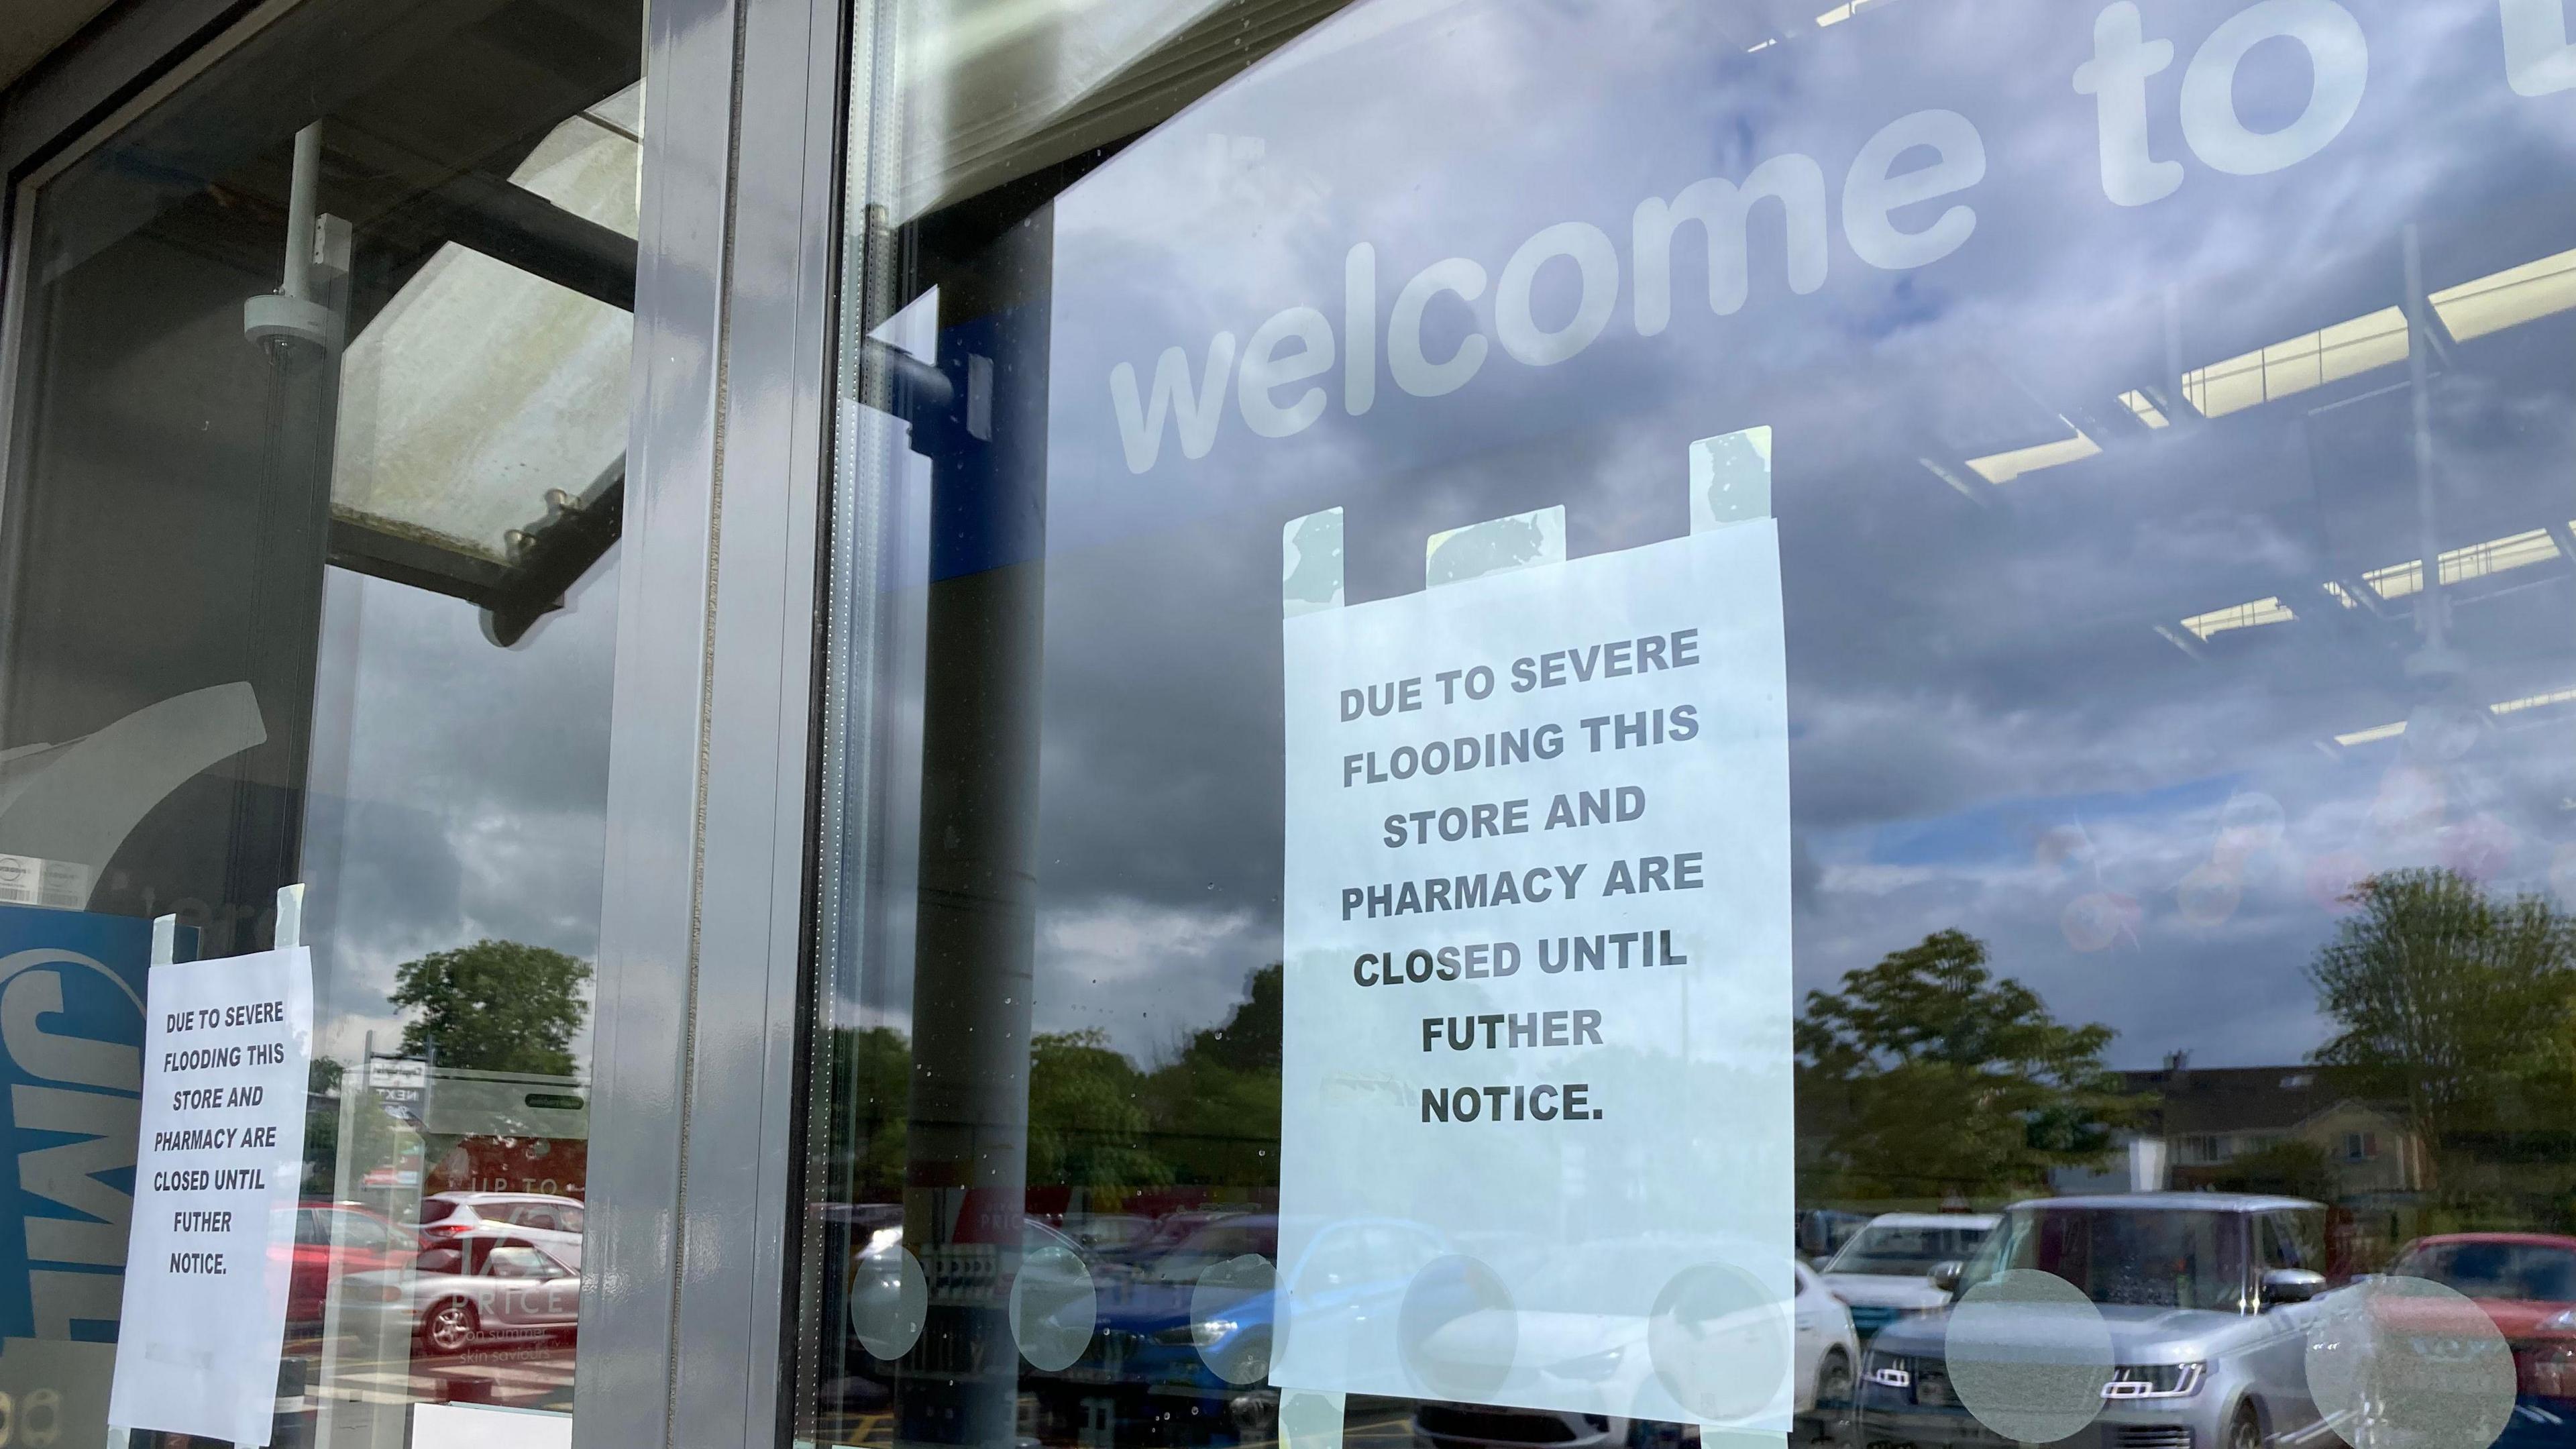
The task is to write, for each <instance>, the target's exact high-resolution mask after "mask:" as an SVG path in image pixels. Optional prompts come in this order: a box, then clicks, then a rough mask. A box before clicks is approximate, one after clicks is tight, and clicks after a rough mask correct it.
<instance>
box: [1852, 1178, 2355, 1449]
mask: <svg viewBox="0 0 2576 1449" xmlns="http://www.w3.org/2000/svg"><path fill="white" fill-rule="evenodd" d="M2324 1266H2325V1209H2324V1208H2322V1207H2320V1206H2318V1205H2317V1204H2315V1203H2312V1202H2304V1201H2301V1200H2299V1199H2297V1198H2283V1197H2254V1196H2238V1195H2233V1194H2224V1193H2197V1192H2195V1193H2138V1194H2133V1195H2129V1196H2119V1197H2068V1198H2054V1199H2048V1200H2044V1201H2039V1202H2026V1203H2020V1204H2017V1205H2015V1206H2014V1207H2012V1208H2011V1209H2009V1210H2008V1211H2006V1213H2005V1214H2004V1218H2003V1222H2002V1225H2001V1226H1999V1227H1997V1228H1996V1229H1995V1231H1994V1233H1993V1234H1992V1236H1990V1237H1988V1238H1987V1239H1986V1242H1985V1245H1984V1246H1983V1247H1982V1248H1980V1249H1979V1250H1978V1252H1977V1256H1976V1257H1975V1258H1974V1259H1973V1260H1972V1261H1971V1262H1969V1263H1968V1264H1967V1265H1966V1267H1965V1268H1964V1270H1962V1269H1960V1268H1959V1267H1958V1265H1955V1264H1952V1265H1946V1266H1945V1269H1944V1271H1942V1272H1941V1273H1939V1274H1937V1275H1936V1277H1937V1278H1939V1279H1942V1280H1947V1281H1945V1282H1944V1283H1943V1284H1942V1286H1945V1287H1947V1286H1951V1285H1952V1284H1955V1286H1956V1287H1957V1288H1958V1290H1959V1291H1960V1293H1961V1294H1962V1295H1966V1294H1970V1293H1973V1292H1974V1291H1975V1290H1976V1287H1977V1285H1978V1284H1979V1283H1981V1282H1983V1281H1985V1280H1987V1279H1989V1278H1992V1277H1994V1276H1996V1275H1997V1274H2000V1273H2002V1272H2004V1271H2006V1270H2008V1269H2038V1270H2040V1271H2042V1272H2046V1273H2051V1274H2054V1275H2056V1276H2057V1277H2059V1278H2062V1279H2064V1280H2066V1281H2067V1282H2068V1283H2071V1284H2073V1285H2074V1286H2075V1287H2076V1288H2077V1289H2079V1290H2080V1291H2082V1293H2083V1294H2084V1296H2085V1297H2087V1298H2089V1299H2091V1300H2092V1302H2093V1303H2094V1305H2095V1306H2096V1307H2097V1308H2098V1309H2099V1310H2100V1311H2101V1314H2102V1319H2103V1323H2104V1326H2105V1327H2106V1328H2108V1329H2109V1331H2110V1332H2109V1336H2110V1342H2111V1357H2112V1362H2111V1363H2110V1364H2109V1365H2107V1366H2106V1368H2107V1369H2108V1373H2109V1382H2108V1383H2107V1384H2105V1385H2104V1386H2103V1388H2102V1390H2101V1396H2100V1403H2099V1405H2098V1406H2090V1405H2087V1406H2083V1407H2081V1408H2078V1410H2077V1411H2078V1412H2085V1411H2088V1410H2089V1411H2090V1412H2091V1413H2092V1415H2093V1418H2092V1422H2091V1423H2090V1424H2089V1425H2088V1426H2087V1427H2086V1428H2085V1429H2084V1430H2083V1431H2082V1432H2080V1433H2078V1434H2077V1435H2076V1436H2075V1437H2073V1438H2071V1439H2068V1440H2065V1441H2064V1442H2065V1443H2066V1444H2067V1445H2069V1446H2070V1449H2095V1446H2099V1449H2262V1446H2264V1445H2266V1444H2304V1443H2308V1442H2311V1441H2317V1442H2322V1441H2323V1440H2325V1439H2327V1438H2328V1437H2330V1435H2331V1432H2332V1431H2331V1428H2330V1426H2328V1425H2327V1424H2325V1423H2324V1422H2322V1421H2321V1419H2320V1417H2319V1415H2318V1412H2317V1407H2316V1404H2315V1402H2314V1400H2313V1399H2311V1398H2310V1396H2309V1393H2308V1386H2307V1371H2306V1362H2305V1360H2306V1353H2307V1340H2308V1326H2309V1324H2310V1323H2311V1322H2312V1321H2313V1320H2314V1318H2315V1315H2316V1312H2317V1309H2316V1307H2315V1305H2314V1303H2313V1302H2312V1301H2311V1300H2313V1299H2315V1298H2316V1297H2317V1296H2318V1295H2319V1294H2320V1293H2322V1292H2324V1291H2325V1288H2326V1278H2325V1275H2324V1273H2323V1272H2322V1271H2321V1270H2322V1269H2323V1268H2324ZM1950 1317H1951V1313H1949V1312H1944V1313H1940V1314H1934V1315H1929V1316H1925V1317H1920V1318H1903V1319H1898V1320H1897V1321H1896V1322H1894V1323H1891V1324H1889V1325H1888V1326H1887V1328H1885V1329H1884V1330H1882V1331H1881V1332H1880V1333H1879V1335H1878V1336H1877V1338H1875V1339H1874V1340H1872V1341H1871V1343H1870V1345H1869V1350H1868V1352H1867V1353H1866V1354H1865V1355H1864V1356H1863V1358H1862V1363H1861V1385H1860V1410H1861V1436H1862V1441H1863V1442H1864V1443H1865V1444H1868V1445H1871V1446H1893V1445H1913V1446H1919V1449H1935V1446H1939V1449H1948V1446H1980V1449H1984V1446H1995V1445H2001V1444H2005V1443H2009V1442H2011V1436H2010V1435H2009V1434H2006V1433H1998V1432H1997V1430H1996V1427H1995V1426H1990V1425H1988V1424H1986V1423H1984V1422H1982V1421H1981V1420H1979V1419H1978V1417H1977V1416H1976V1414H1975V1413H1973V1412H1972V1411H1971V1410H1970V1409H1969V1408H1968V1407H1967V1406H1966V1405H1965V1404H1963V1403H1962V1402H1961V1401H1960V1395H1959V1393H1958V1391H1957V1389H1956V1387H1955V1385H1954V1382H1953V1375H1952V1368H1953V1365H1952V1362H1951V1359H1952V1356H1953V1355H1952V1348H1953V1345H1951V1344H1950V1343H1949V1342H1948V1337H1949V1333H1948V1330H1949V1319H1950ZM2050 1407H2052V1408H2061V1409H2062V1408H2065V1407H2074V1406H2055V1405H2052V1406H2050ZM2004 1427H2005V1428H2006V1429H2009V1428H2010V1427H2011V1426H2009V1425H2006V1426H2004Z"/></svg>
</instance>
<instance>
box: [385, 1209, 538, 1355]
mask: <svg viewBox="0 0 2576 1449" xmlns="http://www.w3.org/2000/svg"><path fill="white" fill-rule="evenodd" d="M338 1292H339V1295H340V1312H341V1322H342V1324H343V1327H344V1330H346V1331H352V1332H359V1333H362V1334H363V1333H367V1332H368V1331H369V1330H370V1329H372V1328H375V1327H376V1326H377V1325H373V1324H369V1323H368V1322H367V1321H366V1320H368V1319H369V1318H375V1319H378V1320H382V1319H385V1318H392V1319H394V1320H396V1323H395V1324H394V1325H390V1326H396V1327H400V1328H401V1329H403V1330H404V1331H406V1332H409V1333H411V1334H413V1335H414V1336H415V1337H416V1338H417V1339H418V1341H419V1344H420V1349H421V1352H422V1353H423V1354H424V1355H429V1356H440V1357H443V1356H446V1355H451V1354H458V1353H463V1352H464V1351H465V1350H466V1349H468V1348H470V1347H472V1346H473V1345H475V1344H476V1343H477V1342H481V1341H485V1340H490V1339H496V1338H530V1337H539V1336H545V1335H569V1334H570V1333H572V1332H573V1331H574V1329H575V1327H576V1325H577V1324H578V1323H579V1322H580V1318H581V1275H580V1274H579V1273H577V1272H575V1271H574V1270H573V1269H571V1268H568V1267H566V1266H564V1264H563V1263H561V1262H559V1261H557V1260H556V1259H555V1258H554V1257H552V1256H551V1255H549V1254H548V1253H547V1252H546V1251H545V1250H544V1249H542V1248H538V1247H536V1246H535V1245H533V1244H530V1243H524V1242H510V1241H506V1240H496V1239H489V1238H472V1239H468V1240H466V1241H465V1242H463V1243H461V1244H459V1245H457V1246H455V1247H442V1248H428V1249H424V1250H423V1251H422V1252H421V1254H420V1257H419V1260H418V1261H417V1262H416V1263H415V1264H414V1265H413V1267H412V1268H411V1269H410V1270H408V1271H405V1270H398V1269H389V1270H384V1271H379V1272H370V1273H352V1274H350V1275H348V1276H347V1277H345V1278H343V1279H341V1280H340V1283H339V1288H338ZM379 1341H380V1340H379Z"/></svg>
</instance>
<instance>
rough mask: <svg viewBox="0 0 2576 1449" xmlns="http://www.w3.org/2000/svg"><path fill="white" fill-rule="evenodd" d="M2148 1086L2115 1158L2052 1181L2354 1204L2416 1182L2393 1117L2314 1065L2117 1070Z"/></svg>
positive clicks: (2410, 1148) (2411, 1141)
mask: <svg viewBox="0 0 2576 1449" xmlns="http://www.w3.org/2000/svg"><path fill="white" fill-rule="evenodd" d="M2120 1075H2121V1077H2122V1079H2123V1081H2124V1082H2125V1084H2126V1085H2127V1087H2128V1089H2129V1090H2130V1091H2131V1092H2133V1093H2136V1094H2138V1095H2140V1096H2144V1097H2151V1098H2153V1099H2154V1104H2153V1105H2152V1106H2150V1107H2149V1108H2148V1109H2147V1112H2146V1117H2145V1120H2144V1121H2143V1122H2141V1123H2140V1124H2139V1128H2138V1131H2137V1134H2136V1136H2135V1138H2134V1139H2133V1140H2132V1141H2130V1142H2129V1143H2128V1144H2127V1145H2128V1157H2127V1161H2126V1162H2125V1163H2115V1164H2114V1165H2113V1166H2112V1167H2111V1169H2110V1170H2108V1171H2106V1172H2092V1173H2086V1172H2061V1173H2058V1174H2056V1175H2055V1177H2054V1179H2053V1180H2052V1182H2051V1184H2050V1185H2051V1186H2052V1187H2054V1188H2055V1189H2056V1190H2057V1191H2058V1192H2061V1193H2066V1192H2129V1191H2138V1192H2143V1191H2152V1190H2156V1189H2161V1188H2175V1189H2180V1190H2183V1191H2190V1190H2193V1189H2201V1188H2206V1189H2212V1190H2218V1191H2232V1192H2277V1193H2287V1194H2291V1195H2293V1196H2298V1197H2312V1198H2319V1199H2322V1200H2325V1201H2329V1202H2337V1203H2343V1204H2346V1205H2353V1206H2358V1205H2362V1204H2372V1203H2378V1204H2393V1203H2394V1202H2396V1201H2399V1200H2402V1199H2404V1198H2405V1197H2406V1196H2407V1195H2409V1194H2412V1193H2415V1192H2418V1191H2420V1190H2421V1189H2422V1187H2423V1185H2424V1180H2425V1172H2424V1155H2423V1150H2422V1147H2421V1145H2420V1144H2419V1143H2418V1142H2417V1141H2416V1140H2415V1137H2414V1135H2413V1134H2412V1133H2410V1132H2408V1131H2407V1130H2406V1125H2405V1122H2404V1119H2403V1118H2401V1117H2399V1116H2398V1115H2397V1114H2395V1113H2393V1112H2390V1111H2388V1110H2386V1109H2384V1108H2381V1107H2377V1106H2374V1105H2372V1104H2370V1103H2368V1102H2363V1101H2358V1100H2355V1099H2354V1098H2352V1097H2349V1096H2346V1095H2344V1094H2342V1093H2339V1092H2337V1091H2335V1090H2334V1088H2333V1087H2332V1085H2331V1084H2330V1082H2329V1079H2328V1078H2327V1077H2326V1075H2325V1074H2324V1073H2322V1072H2320V1071H2318V1070H2317V1069H2316V1068H2314V1067H2306V1066H2289V1067H2219V1068H2214V1069H2213V1068H2207V1067H2194V1066H2192V1065H2190V1063H2189V1062H2188V1060H2187V1059H2185V1058H2184V1057H2182V1056H2181V1055H2179V1054H2177V1055H2175V1056H2173V1057H2171V1058H2168V1059H2167V1060H2166V1062H2165V1065H2164V1067H2163V1069H2162V1070H2159V1071H2152V1072H2123V1073H2121V1074H2120Z"/></svg>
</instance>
